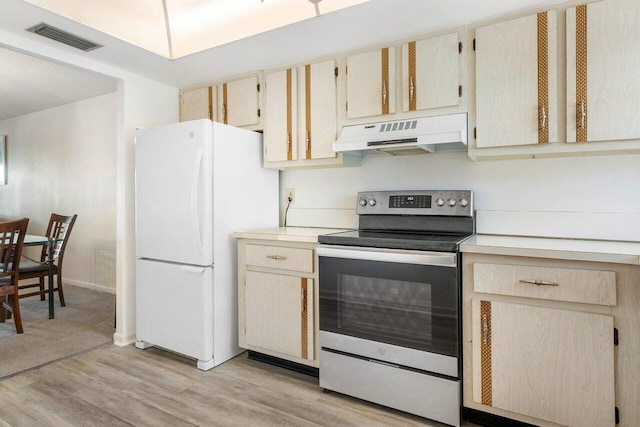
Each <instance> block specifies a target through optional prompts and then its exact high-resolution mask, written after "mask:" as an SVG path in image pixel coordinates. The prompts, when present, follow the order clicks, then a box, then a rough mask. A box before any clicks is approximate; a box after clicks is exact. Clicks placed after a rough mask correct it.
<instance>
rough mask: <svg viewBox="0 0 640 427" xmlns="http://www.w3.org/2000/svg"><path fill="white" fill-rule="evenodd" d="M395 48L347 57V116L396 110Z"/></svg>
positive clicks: (369, 115) (371, 114)
mask: <svg viewBox="0 0 640 427" xmlns="http://www.w3.org/2000/svg"><path fill="white" fill-rule="evenodd" d="M395 63H396V62H395V49H394V48H393V47H385V48H383V49H376V50H373V51H370V52H365V53H359V54H356V55H349V56H347V68H346V74H347V104H346V110H347V119H355V118H359V117H371V116H382V115H387V114H392V113H395V111H396V107H395V105H396V89H395V87H396V73H395V70H396V67H395Z"/></svg>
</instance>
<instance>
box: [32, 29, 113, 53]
mask: <svg viewBox="0 0 640 427" xmlns="http://www.w3.org/2000/svg"><path fill="white" fill-rule="evenodd" d="M27 31H30V32H32V33H36V34H39V35H41V36H43V37H47V38H49V39H51V40H55V41H57V42H60V43H64V44H66V45H67V46H71V47H75V48H76V49H80V50H83V51H85V52H89V51H90V50H94V49H97V48H99V47H102V45H101V44H97V43H94V42H92V41H89V40H87V39H83V38H82V37H78V36H76V35H74V34H71V33H67V32H66V31H63V30H61V29H59V28H56V27H52V26H51V25H48V24H45V23H42V24H38V25H34V26H33V27H31V28H27Z"/></svg>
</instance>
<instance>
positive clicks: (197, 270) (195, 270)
mask: <svg viewBox="0 0 640 427" xmlns="http://www.w3.org/2000/svg"><path fill="white" fill-rule="evenodd" d="M180 270H182V271H184V272H185V273H195V274H202V273H203V272H204V270H205V267H191V266H189V265H182V266H180Z"/></svg>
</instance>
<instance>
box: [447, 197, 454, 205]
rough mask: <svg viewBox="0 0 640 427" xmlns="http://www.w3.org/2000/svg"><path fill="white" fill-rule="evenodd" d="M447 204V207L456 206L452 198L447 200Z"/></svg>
mask: <svg viewBox="0 0 640 427" xmlns="http://www.w3.org/2000/svg"><path fill="white" fill-rule="evenodd" d="M447 201H448V202H449V206H451V207H454V206H455V205H456V199H454V198H453V197H452V198H450V199H449V200H447Z"/></svg>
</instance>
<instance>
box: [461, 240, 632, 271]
mask: <svg viewBox="0 0 640 427" xmlns="http://www.w3.org/2000/svg"><path fill="white" fill-rule="evenodd" d="M460 251H461V252H463V253H479V254H494V255H512V256H525V257H536V258H553V259H565V260H574V261H595V262H611V263H616V264H632V265H640V243H636V242H618V241H607V240H579V239H556V238H545V237H519V236H500V235H492V234H476V235H475V236H471V237H470V238H468V239H467V240H465V241H464V242H462V243H461V244H460Z"/></svg>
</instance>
